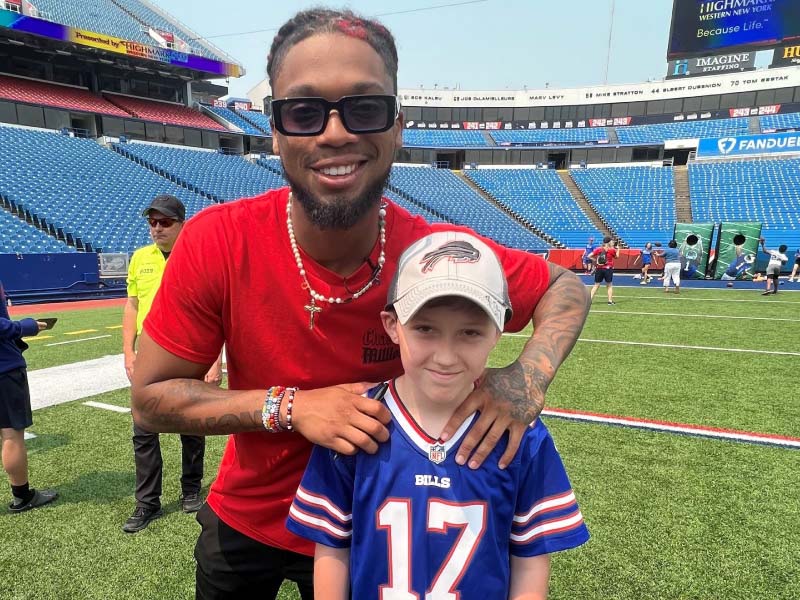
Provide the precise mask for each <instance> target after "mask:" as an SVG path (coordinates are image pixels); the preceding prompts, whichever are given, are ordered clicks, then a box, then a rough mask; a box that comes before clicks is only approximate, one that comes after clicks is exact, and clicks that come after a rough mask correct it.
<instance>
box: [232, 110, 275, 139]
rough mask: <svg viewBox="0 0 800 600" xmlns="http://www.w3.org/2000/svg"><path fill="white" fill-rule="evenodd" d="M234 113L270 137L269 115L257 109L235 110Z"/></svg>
mask: <svg viewBox="0 0 800 600" xmlns="http://www.w3.org/2000/svg"><path fill="white" fill-rule="evenodd" d="M236 113H237V114H238V115H239V116H240V117H242V118H243V119H244V120H245V121H248V122H249V123H250V124H252V125H254V126H255V127H256V128H257V129H260V130H261V131H263V132H264V133H266V134H267V135H268V136H269V137H272V125H270V122H269V117H268V116H267V115H265V114H264V113H261V112H258V111H257V110H237V111H236Z"/></svg>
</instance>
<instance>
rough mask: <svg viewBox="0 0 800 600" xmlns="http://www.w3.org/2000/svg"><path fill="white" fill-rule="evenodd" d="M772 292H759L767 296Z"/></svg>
mask: <svg viewBox="0 0 800 600" xmlns="http://www.w3.org/2000/svg"><path fill="white" fill-rule="evenodd" d="M771 293H772V292H761V295H762V296H769V295H770V294H771Z"/></svg>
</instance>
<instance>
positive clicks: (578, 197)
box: [557, 170, 628, 248]
mask: <svg viewBox="0 0 800 600" xmlns="http://www.w3.org/2000/svg"><path fill="white" fill-rule="evenodd" d="M557 173H558V176H559V177H560V178H561V181H563V182H564V185H565V186H566V188H567V190H569V193H570V194H571V195H572V198H573V199H574V200H575V203H576V204H577V205H578V206H579V207H580V209H581V210H582V211H583V212H584V214H585V215H586V216H587V217H589V218H590V219H591V220H592V223H594V226H595V227H597V230H598V231H601V232H602V233H603V235H604V236H609V237H612V238H614V239H615V240H617V243H618V244H619V245H620V247H621V248H627V247H628V245H627V244H626V243H625V242H624V241H622V239H620V237H619V236H618V235H617V234H616V232H615V231H614V230H613V229H611V227H609V225H608V223H606V221H605V220H604V219H603V218H602V217H601V216H600V215H599V214H598V213H597V211H596V210H595V209H594V206H592V205H591V204H590V203H589V201H588V200H587V199H586V196H584V195H583V192H582V191H581V188H579V187H578V184H577V183H575V180H574V179H573V178H572V175H570V173H569V171H567V170H559V171H557Z"/></svg>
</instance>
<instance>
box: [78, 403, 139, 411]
mask: <svg viewBox="0 0 800 600" xmlns="http://www.w3.org/2000/svg"><path fill="white" fill-rule="evenodd" d="M84 405H86V406H91V407H93V408H102V409H105V410H110V411H113V412H118V413H129V412H131V409H130V408H126V407H124V406H117V405H116V404H106V403H105V402H95V401H94V400H89V401H87V402H84Z"/></svg>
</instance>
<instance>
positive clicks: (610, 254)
mask: <svg viewBox="0 0 800 600" xmlns="http://www.w3.org/2000/svg"><path fill="white" fill-rule="evenodd" d="M601 252H605V253H606V264H604V265H598V264H597V257H598V256H599V254H600V253H601ZM592 256H593V257H594V258H595V264H596V265H597V267H596V268H598V269H613V268H614V259H615V258H616V257H617V249H616V248H604V247H603V246H599V247H597V248H595V249H594V250H593V251H592Z"/></svg>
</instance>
